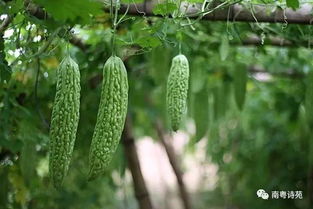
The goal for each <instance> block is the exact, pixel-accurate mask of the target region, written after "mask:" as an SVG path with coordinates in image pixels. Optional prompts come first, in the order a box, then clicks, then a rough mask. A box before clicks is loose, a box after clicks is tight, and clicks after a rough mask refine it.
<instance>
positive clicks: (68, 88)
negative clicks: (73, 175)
mask: <svg viewBox="0 0 313 209" xmlns="http://www.w3.org/2000/svg"><path fill="white" fill-rule="evenodd" d="M79 105H80V72H79V68H78V65H77V64H76V63H75V61H74V60H72V59H71V58H70V56H69V55H68V56H66V57H65V58H64V59H63V61H62V62H61V64H60V67H59V69H58V70H57V86H56V95H55V100H54V104H53V110H52V116H51V127H50V153H49V154H50V156H49V172H50V176H51V178H52V181H53V185H54V186H55V187H56V188H59V187H60V186H61V185H62V182H63V179H64V177H65V175H66V173H67V171H68V168H69V164H70V160H71V156H72V152H73V147H74V143H75V138H76V131H77V126H78V121H79Z"/></svg>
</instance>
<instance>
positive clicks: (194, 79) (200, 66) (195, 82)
mask: <svg viewBox="0 0 313 209" xmlns="http://www.w3.org/2000/svg"><path fill="white" fill-rule="evenodd" d="M205 64H207V63H206V61H205V59H204V58H203V57H198V58H197V57H196V58H195V59H194V61H193V62H192V68H191V69H193V70H192V71H191V72H190V75H191V78H190V81H191V86H190V87H191V92H192V93H197V92H199V91H201V89H202V88H203V87H204V84H205V83H206V81H207V73H206V71H205Z"/></svg>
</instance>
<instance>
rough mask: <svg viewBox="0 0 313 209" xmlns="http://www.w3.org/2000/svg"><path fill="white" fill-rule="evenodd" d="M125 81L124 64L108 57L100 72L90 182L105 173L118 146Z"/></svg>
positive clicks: (124, 102) (121, 127)
mask: <svg viewBox="0 0 313 209" xmlns="http://www.w3.org/2000/svg"><path fill="white" fill-rule="evenodd" d="M127 104H128V80H127V72H126V68H125V66H124V64H123V61H122V60H121V59H120V58H119V57H117V56H111V57H110V58H109V59H108V60H107V61H106V63H105V65H104V69H103V82H102V90H101V98H100V105H99V110H98V116H97V122H96V126H95V130H94V134H93V138H92V142H91V148H90V153H89V164H90V170H89V176H88V179H89V180H92V179H94V178H96V177H98V176H100V175H101V174H103V173H104V172H105V169H106V167H107V166H108V164H109V163H110V161H111V159H112V156H113V154H114V152H115V151H116V148H117V146H118V144H119V141H120V138H121V135H122V131H123V128H124V123H125V119H126V113H127Z"/></svg>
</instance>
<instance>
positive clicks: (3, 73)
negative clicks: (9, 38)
mask: <svg viewBox="0 0 313 209" xmlns="http://www.w3.org/2000/svg"><path fill="white" fill-rule="evenodd" d="M10 78H11V70H10V67H9V66H8V62H7V61H6V59H5V51H4V40H3V38H2V36H1V37H0V87H1V86H2V85H3V84H4V83H5V82H6V83H7V82H8V81H9V80H10Z"/></svg>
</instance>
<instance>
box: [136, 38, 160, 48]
mask: <svg viewBox="0 0 313 209" xmlns="http://www.w3.org/2000/svg"><path fill="white" fill-rule="evenodd" d="M135 43H136V44H138V45H140V46H141V47H143V48H154V47H157V46H159V45H160V44H161V41H160V40H159V39H158V38H156V37H153V36H146V37H142V38H139V39H137V40H136V41H135Z"/></svg>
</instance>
